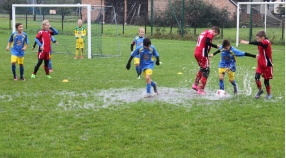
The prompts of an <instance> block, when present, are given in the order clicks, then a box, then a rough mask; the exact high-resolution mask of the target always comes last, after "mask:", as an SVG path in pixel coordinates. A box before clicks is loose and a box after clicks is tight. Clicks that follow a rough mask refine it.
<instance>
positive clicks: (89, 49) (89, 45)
mask: <svg viewBox="0 0 286 158" xmlns="http://www.w3.org/2000/svg"><path fill="white" fill-rule="evenodd" d="M16 7H59V8H63V7H86V9H87V38H88V41H87V42H88V50H87V51H88V58H89V59H91V40H90V39H91V15H90V12H91V5H90V4H64V5H60V4H12V17H16ZM15 24H16V20H15V18H13V19H12V26H15ZM12 31H13V32H15V27H13V30H12Z"/></svg>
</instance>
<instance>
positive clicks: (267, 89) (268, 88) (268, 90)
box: [266, 85, 271, 94]
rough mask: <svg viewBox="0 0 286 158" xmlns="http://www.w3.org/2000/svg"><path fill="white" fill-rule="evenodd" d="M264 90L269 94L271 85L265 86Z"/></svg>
mask: <svg viewBox="0 0 286 158" xmlns="http://www.w3.org/2000/svg"><path fill="white" fill-rule="evenodd" d="M266 92H267V94H271V87H270V85H268V86H266Z"/></svg>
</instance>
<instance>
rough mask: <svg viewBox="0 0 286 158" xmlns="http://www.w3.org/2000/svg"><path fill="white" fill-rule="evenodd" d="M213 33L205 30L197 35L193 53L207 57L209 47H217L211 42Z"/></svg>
mask: <svg viewBox="0 0 286 158" xmlns="http://www.w3.org/2000/svg"><path fill="white" fill-rule="evenodd" d="M213 37H214V34H213V33H212V32H211V31H210V30H205V31H204V32H202V33H201V34H200V36H199V37H198V41H197V45H196V49H195V54H197V55H202V56H203V57H207V56H208V53H209V51H210V49H211V47H215V48H217V46H216V45H214V44H212V43H211V42H212V39H213Z"/></svg>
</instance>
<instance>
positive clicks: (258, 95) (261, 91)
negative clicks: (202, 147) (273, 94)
mask: <svg viewBox="0 0 286 158" xmlns="http://www.w3.org/2000/svg"><path fill="white" fill-rule="evenodd" d="M262 93H263V90H259V91H258V92H257V94H256V96H255V99H258V98H259V97H260V95H261V94H262Z"/></svg>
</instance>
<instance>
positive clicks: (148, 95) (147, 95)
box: [144, 93, 155, 98]
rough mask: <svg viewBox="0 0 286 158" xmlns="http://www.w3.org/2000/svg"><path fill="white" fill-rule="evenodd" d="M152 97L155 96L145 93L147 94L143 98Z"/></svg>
mask: <svg viewBox="0 0 286 158" xmlns="http://www.w3.org/2000/svg"><path fill="white" fill-rule="evenodd" d="M153 96H155V95H152V94H151V93H147V94H146V95H145V96H144V98H151V97H153Z"/></svg>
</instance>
